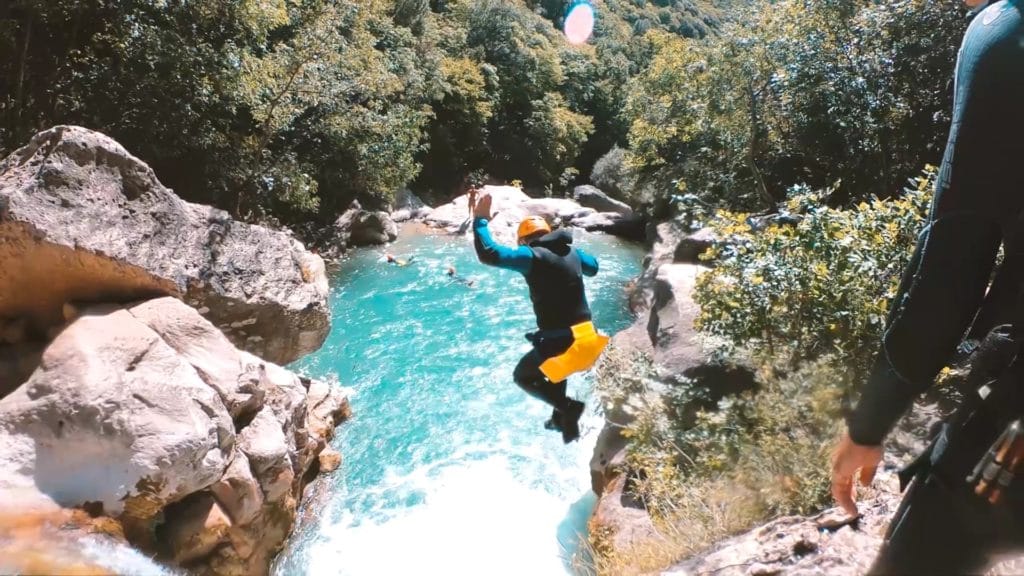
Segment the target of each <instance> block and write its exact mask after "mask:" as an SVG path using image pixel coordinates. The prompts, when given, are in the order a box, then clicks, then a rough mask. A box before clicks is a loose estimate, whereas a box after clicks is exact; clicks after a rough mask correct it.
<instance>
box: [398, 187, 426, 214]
mask: <svg viewBox="0 0 1024 576" xmlns="http://www.w3.org/2000/svg"><path fill="white" fill-rule="evenodd" d="M432 211H433V208H431V207H430V206H427V204H426V203H425V202H423V200H421V199H420V197H419V196H417V195H415V194H413V193H412V191H411V190H409V189H408V188H402V189H401V190H399V191H398V192H397V193H396V194H395V201H394V203H393V205H392V207H391V220H392V221H393V222H405V221H408V220H413V221H420V220H423V219H424V218H426V217H428V216H430V213H431V212H432Z"/></svg>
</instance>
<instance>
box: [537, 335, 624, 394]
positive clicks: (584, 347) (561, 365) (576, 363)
mask: <svg viewBox="0 0 1024 576" xmlns="http://www.w3.org/2000/svg"><path fill="white" fill-rule="evenodd" d="M572 338H573V342H572V346H570V347H569V349H568V350H566V351H565V352H562V353H561V354H559V355H558V356H554V357H551V358H548V359H547V360H545V361H544V362H543V363H542V364H541V365H540V371H541V372H543V373H544V375H545V376H547V377H548V380H551V381H552V382H561V381H562V380H565V379H566V378H568V377H569V376H570V375H572V374H575V373H577V372H582V371H584V370H588V369H590V367H592V366H593V365H594V363H595V362H597V359H598V358H599V357H600V356H601V352H604V348H605V346H607V345H608V337H607V336H605V335H604V334H601V333H600V332H598V331H597V329H596V328H594V324H593V323H592V322H581V323H579V324H576V325H575V326H573V327H572Z"/></svg>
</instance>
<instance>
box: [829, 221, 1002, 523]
mask: <svg viewBox="0 0 1024 576" xmlns="http://www.w3.org/2000/svg"><path fill="white" fill-rule="evenodd" d="M1001 240H1002V235H1001V233H1000V229H999V226H998V225H997V224H996V223H994V222H992V221H990V220H985V219H983V218H980V217H977V216H973V217H972V216H968V215H964V214H963V213H961V214H955V215H948V216H945V217H943V218H940V219H939V220H937V221H935V222H933V223H931V224H930V225H929V226H928V227H927V228H925V230H924V232H922V233H921V237H920V239H919V240H918V244H917V248H916V249H915V251H914V255H913V257H912V258H911V260H910V265H909V266H907V270H906V272H905V274H904V276H903V280H902V282H901V283H900V287H899V289H898V290H897V293H896V298H895V299H894V300H893V305H892V306H893V307H892V311H891V313H890V316H889V319H888V322H887V326H886V331H885V334H884V335H883V337H882V346H881V349H880V350H879V352H878V355H877V357H876V359H875V366H874V369H873V370H872V371H871V374H870V375H869V377H868V381H867V383H866V384H865V386H864V390H863V392H862V393H861V397H860V401H859V402H858V403H857V407H856V409H855V410H854V411H853V413H852V414H851V415H850V417H849V418H848V419H847V431H846V433H845V434H844V435H843V437H842V438H841V439H840V442H839V445H838V447H837V448H836V450H835V452H834V453H833V455H832V496H833V497H834V498H835V500H836V502H837V503H838V504H839V505H840V506H842V507H843V509H844V510H845V511H846V512H847V513H848V514H850V515H851V516H852V515H856V514H857V504H856V500H855V488H854V482H853V478H854V475H855V474H856V473H857V471H858V470H860V480H861V483H862V484H864V485H867V484H870V482H871V479H872V478H873V477H874V474H875V470H876V469H877V467H878V465H879V463H880V462H881V460H882V446H881V444H882V441H883V440H884V439H885V437H886V436H887V435H888V433H889V431H890V430H891V429H892V427H893V426H894V425H895V424H896V421H897V420H899V418H900V416H902V415H903V413H904V412H906V411H907V409H908V408H909V407H910V405H911V404H912V403H913V401H914V398H915V397H916V396H917V395H918V394H920V393H921V392H923V391H924V390H926V389H927V388H928V387H929V386H931V384H932V382H933V381H934V379H935V376H936V374H938V372H939V370H941V369H942V368H943V366H945V364H946V363H947V362H948V360H949V358H950V357H951V356H952V354H953V352H954V351H955V350H956V347H957V345H958V344H959V343H960V340H961V339H962V338H963V336H964V333H965V332H966V331H967V327H968V325H969V324H970V323H971V320H972V319H973V318H974V317H975V315H976V313H977V311H978V308H979V306H980V304H981V301H982V299H983V298H984V295H985V288H986V287H987V286H988V281H989V277H990V276H991V274H992V268H993V266H994V264H995V259H996V254H997V253H998V250H999V245H1000V243H1001Z"/></svg>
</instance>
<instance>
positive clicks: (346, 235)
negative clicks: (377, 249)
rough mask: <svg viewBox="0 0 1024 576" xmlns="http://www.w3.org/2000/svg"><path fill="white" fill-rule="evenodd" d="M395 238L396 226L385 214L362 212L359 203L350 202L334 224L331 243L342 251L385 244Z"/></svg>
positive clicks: (396, 235)
mask: <svg viewBox="0 0 1024 576" xmlns="http://www.w3.org/2000/svg"><path fill="white" fill-rule="evenodd" d="M396 238H398V226H397V225H396V224H395V223H394V221H392V220H391V217H390V216H388V213H387V212H370V211H367V210H363V208H362V207H361V206H360V205H359V202H352V205H351V206H350V207H349V209H348V210H346V211H345V212H344V213H343V214H342V215H341V216H339V217H338V219H337V220H336V221H335V222H334V230H333V238H332V240H331V243H332V244H336V245H338V246H340V247H341V248H342V249H344V248H350V247H356V246H373V245H378V244H387V243H388V242H391V241H392V240H394V239H396Z"/></svg>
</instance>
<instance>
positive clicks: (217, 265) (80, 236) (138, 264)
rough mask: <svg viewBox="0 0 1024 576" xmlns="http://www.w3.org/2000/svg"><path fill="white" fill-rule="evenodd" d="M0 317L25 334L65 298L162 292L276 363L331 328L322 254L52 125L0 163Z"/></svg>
mask: <svg viewBox="0 0 1024 576" xmlns="http://www.w3.org/2000/svg"><path fill="white" fill-rule="evenodd" d="M0 262H4V265H3V266H0V318H25V319H26V320H27V322H28V329H29V331H30V332H31V333H33V334H35V335H37V336H38V335H45V334H46V333H47V331H48V330H49V329H50V328H51V327H53V326H55V325H57V324H60V323H61V322H62V321H63V319H62V313H61V309H62V306H63V305H64V304H65V303H66V302H69V301H73V302H126V301H131V300H134V299H138V298H144V297H152V296H156V295H171V296H175V297H177V298H180V299H183V300H185V301H186V302H188V303H189V304H190V305H192V306H193V307H195V308H197V309H198V310H199V311H200V312H201V313H202V314H203V315H204V316H205V317H206V318H207V319H209V320H210V321H211V322H213V323H214V324H215V325H216V326H218V327H220V328H221V330H223V331H224V332H225V333H226V334H227V335H228V336H229V337H230V339H231V341H232V342H233V343H234V344H235V345H236V346H238V347H240V348H243V349H245V350H248V351H250V352H252V353H254V354H257V355H259V356H261V357H263V358H265V359H267V360H270V361H273V362H278V363H287V362H291V361H293V360H295V359H297V358H299V357H301V356H302V355H304V354H307V353H309V352H312V351H314V350H316V349H317V348H319V347H320V345H321V344H322V343H323V341H324V339H325V338H326V337H327V333H328V331H329V328H330V314H329V311H328V309H327V277H326V272H325V269H324V264H323V261H322V260H321V259H320V258H319V257H318V256H316V255H313V254H311V253H309V252H307V251H306V250H305V248H304V247H303V246H302V244H301V243H299V242H298V241H296V240H294V239H293V238H290V237H289V236H287V235H285V234H284V233H281V232H275V231H273V230H269V229H267V228H263V227H261V226H253V225H249V224H244V223H241V222H236V221H234V220H232V219H231V218H230V217H229V216H228V214H227V213H226V212H224V211H222V210H217V209H215V208H211V207H209V206H201V205H198V204H191V203H188V202H184V201H182V200H181V199H180V198H178V197H177V196H175V195H174V194H173V193H172V192H171V191H170V190H169V189H167V188H165V187H164V186H163V185H162V184H160V182H159V181H158V180H157V178H156V175H155V174H154V173H153V171H152V170H151V169H150V168H149V166H147V165H146V164H144V163H143V162H142V161H141V160H139V159H138V158H135V157H134V156H132V155H131V154H129V153H128V152H127V151H126V150H125V149H124V148H122V147H121V146H120V145H119V144H118V143H116V142H114V141H113V140H111V139H110V138H108V137H106V136H104V135H102V134H100V133H98V132H93V131H90V130H86V129H84V128H79V127H74V126H58V127H56V128H52V129H50V130H47V131H45V132H41V133H39V134H37V135H36V136H34V137H33V138H32V140H31V141H30V142H29V144H28V145H26V146H24V147H23V148H20V149H19V150H17V151H15V152H14V153H13V154H11V155H10V156H8V157H7V158H6V159H5V160H3V161H2V162H0Z"/></svg>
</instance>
